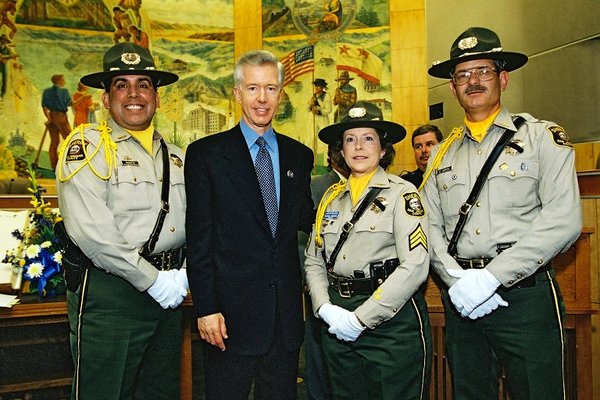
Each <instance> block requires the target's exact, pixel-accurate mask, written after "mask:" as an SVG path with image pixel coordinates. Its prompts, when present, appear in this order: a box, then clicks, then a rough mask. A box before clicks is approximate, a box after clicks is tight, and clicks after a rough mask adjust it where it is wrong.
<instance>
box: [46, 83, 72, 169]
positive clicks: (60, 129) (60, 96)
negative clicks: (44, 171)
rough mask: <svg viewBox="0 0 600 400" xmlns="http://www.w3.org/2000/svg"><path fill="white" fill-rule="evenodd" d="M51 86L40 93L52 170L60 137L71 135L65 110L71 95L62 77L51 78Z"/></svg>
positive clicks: (69, 102)
mask: <svg viewBox="0 0 600 400" xmlns="http://www.w3.org/2000/svg"><path fill="white" fill-rule="evenodd" d="M51 81H52V86H51V87H49V88H48V89H45V90H44V92H43V93H42V109H43V110H44V115H45V116H46V129H47V130H48V134H49V135H50V148H49V149H48V155H49V157H50V166H51V167H52V169H53V170H54V168H56V163H57V161H58V144H59V143H60V138H61V136H62V138H63V139H65V138H66V137H67V136H68V135H69V133H71V125H70V124H69V119H68V118H67V110H68V108H69V107H70V106H71V95H70V94H69V91H68V90H67V89H65V87H64V86H65V77H64V75H60V74H56V75H52V78H51Z"/></svg>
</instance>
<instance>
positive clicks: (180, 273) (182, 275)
mask: <svg viewBox="0 0 600 400" xmlns="http://www.w3.org/2000/svg"><path fill="white" fill-rule="evenodd" d="M175 280H176V281H177V283H179V284H180V285H181V287H182V288H184V289H185V291H186V292H187V290H188V289H189V288H190V285H189V284H188V277H187V272H186V270H185V268H181V269H179V270H177V275H175Z"/></svg>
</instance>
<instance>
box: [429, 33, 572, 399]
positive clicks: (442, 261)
mask: <svg viewBox="0 0 600 400" xmlns="http://www.w3.org/2000/svg"><path fill="white" fill-rule="evenodd" d="M527 61H528V57H527V55H525V54H522V53H517V52H509V51H504V50H503V47H502V45H501V43H500V38H499V37H498V35H497V34H496V33H495V32H493V31H491V30H489V29H486V28H480V27H473V28H469V29H467V30H466V31H464V32H463V33H461V34H460V35H459V36H458V37H457V38H456V39H455V41H454V42H453V44H452V46H451V47H450V59H448V60H446V61H443V62H437V63H435V64H434V65H433V66H432V67H431V68H429V70H428V72H429V75H431V76H433V77H436V78H441V79H445V80H446V81H449V88H450V90H451V92H452V94H453V95H454V97H455V98H456V99H457V101H458V104H459V105H460V106H461V107H462V108H463V110H464V113H465V116H464V125H463V126H461V127H457V128H455V129H453V130H452V132H451V133H450V135H449V136H448V137H447V138H446V139H445V140H444V142H443V145H442V146H439V147H436V148H435V149H434V152H433V154H432V155H431V159H430V160H429V163H428V166H427V171H426V172H425V176H424V181H423V185H424V187H423V189H421V192H422V193H424V199H425V204H426V206H427V212H428V213H429V221H430V222H431V224H430V232H431V235H430V246H431V249H430V254H431V263H432V266H433V270H434V271H435V272H436V274H437V275H438V276H439V277H440V279H441V280H442V281H443V283H444V285H443V290H442V299H443V303H444V311H445V318H446V349H447V350H448V361H449V366H450V372H451V374H450V375H451V377H452V384H453V385H452V386H453V397H454V398H456V399H464V400H469V399H472V400H476V399H497V398H498V380H499V377H500V374H501V372H502V373H503V374H505V375H504V376H506V382H507V385H506V386H505V388H508V394H509V395H510V398H511V399H515V400H524V399H544V400H546V399H564V398H565V393H566V391H567V386H566V384H568V382H565V363H566V360H565V358H564V357H565V350H566V349H565V346H566V344H567V343H566V342H567V340H566V339H567V337H566V331H565V325H564V324H565V305H564V302H563V297H562V295H561V291H560V288H559V286H558V283H557V281H556V277H555V271H554V269H553V267H552V259H553V257H554V256H556V255H557V254H558V253H559V252H564V251H567V250H568V249H569V248H570V246H571V245H572V244H573V243H574V242H575V241H576V240H577V238H578V237H579V234H580V233H581V225H582V215H581V200H580V196H579V188H578V185H577V175H576V171H575V150H574V149H573V147H572V145H571V143H570V141H569V138H568V136H567V134H566V133H565V131H564V130H563V128H562V127H560V126H558V125H556V124H555V123H554V122H550V121H544V120H540V119H538V118H534V117H532V116H531V115H529V114H526V113H520V114H511V113H510V112H509V110H508V109H507V108H506V107H505V106H504V105H502V104H501V100H500V99H501V94H502V93H503V92H504V91H505V90H506V89H507V87H508V83H509V72H510V71H514V70H516V69H518V68H521V67H522V66H523V65H525V63H527ZM436 150H437V151H436ZM494 152H496V154H497V155H494ZM486 160H489V161H490V163H492V167H491V170H490V171H489V175H488V174H487V173H485V171H482V166H483V165H484V163H485V165H487V162H486ZM483 169H485V167H483ZM474 187H475V189H472V188H474ZM478 188H479V190H476V189H478ZM474 192H475V193H479V192H480V193H481V194H480V195H479V196H475V195H473V194H472V193H474ZM465 217H468V218H465ZM462 228H464V229H462ZM540 371H543V373H540Z"/></svg>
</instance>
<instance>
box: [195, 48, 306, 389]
mask: <svg viewBox="0 0 600 400" xmlns="http://www.w3.org/2000/svg"><path fill="white" fill-rule="evenodd" d="M283 74H284V73H283V66H282V64H281V63H280V62H279V61H278V60H277V58H275V56H273V54H271V53H269V52H266V51H251V52H249V53H246V54H245V55H243V56H242V57H241V58H240V59H239V60H238V61H237V63H236V65H235V71H234V80H235V87H234V90H233V91H234V95H235V98H236V101H237V102H238V103H240V104H241V106H242V119H241V121H240V122H239V124H238V125H236V126H235V127H233V128H232V129H230V130H229V131H226V132H222V133H219V134H216V135H212V136H209V137H206V138H203V139H200V140H198V141H196V142H194V143H192V144H191V145H190V146H189V147H188V149H187V154H186V163H189V165H188V166H186V167H185V181H186V193H187V199H188V208H187V219H186V228H187V229H189V231H187V235H188V236H187V238H188V240H187V246H188V254H187V256H188V268H189V269H188V277H189V281H190V289H191V291H192V298H193V301H194V311H195V314H196V316H197V317H198V329H199V331H200V336H201V338H202V339H203V340H204V341H205V343H204V344H205V345H204V347H203V355H204V366H205V367H204V370H205V378H206V397H207V399H208V400H212V399H227V400H235V399H246V398H247V397H248V395H249V392H250V388H251V386H252V383H254V398H255V399H289V400H295V399H296V379H297V376H298V356H299V351H300V346H301V344H302V340H303V331H304V326H303V321H302V304H301V298H302V296H301V289H302V278H301V268H300V261H299V257H298V248H297V231H298V230H303V231H306V232H308V231H310V228H311V224H312V222H313V219H314V218H313V215H314V212H313V202H312V200H311V194H310V171H311V169H312V167H313V154H312V152H311V150H310V149H309V148H308V147H306V146H304V145H302V144H301V143H299V142H297V141H295V140H293V139H291V138H289V137H287V136H284V135H282V134H280V133H277V132H275V131H274V130H273V127H272V126H271V121H272V118H273V115H274V114H275V112H276V111H277V106H278V105H279V103H280V101H281V94H282V82H283V78H284V76H283ZM263 139H264V140H263ZM265 142H266V144H265ZM266 153H268V154H266ZM265 160H268V162H265ZM265 169H266V170H269V171H270V173H268V174H267V175H269V177H270V181H268V180H267V181H265V180H263V176H264V175H263V174H262V172H264V171H265ZM273 171H274V172H273ZM273 184H274V186H272V187H271V190H267V189H266V188H267V187H268V186H269V185H273ZM273 203H276V204H273ZM273 208H274V209H273ZM273 214H276V216H275V217H274V219H273V218H271V219H270V217H272V216H273Z"/></svg>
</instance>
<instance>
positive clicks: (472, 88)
mask: <svg viewBox="0 0 600 400" xmlns="http://www.w3.org/2000/svg"><path fill="white" fill-rule="evenodd" d="M486 90H487V88H486V87H485V86H481V85H472V86H469V87H468V88H467V90H465V94H469V93H471V92H475V91H483V92H485V91H486Z"/></svg>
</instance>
